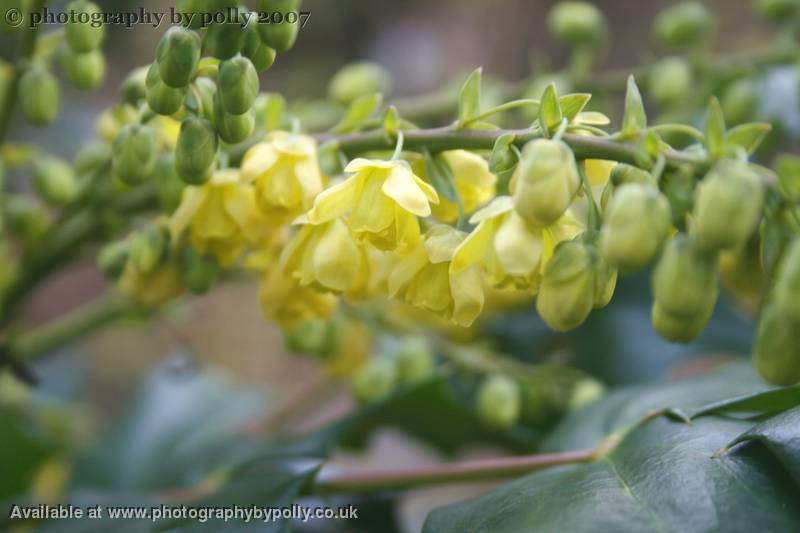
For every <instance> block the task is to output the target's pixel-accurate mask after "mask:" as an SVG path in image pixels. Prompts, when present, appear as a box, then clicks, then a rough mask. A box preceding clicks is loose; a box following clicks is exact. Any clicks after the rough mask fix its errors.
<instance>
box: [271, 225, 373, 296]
mask: <svg viewBox="0 0 800 533" xmlns="http://www.w3.org/2000/svg"><path fill="white" fill-rule="evenodd" d="M299 221H300V222H306V220H305V217H303V218H301V219H300V220H299ZM280 262H281V266H282V268H283V271H284V273H285V274H287V275H289V276H291V277H293V278H295V279H296V280H298V282H299V283H300V285H302V286H308V285H311V286H314V287H316V288H318V289H320V290H329V291H333V292H337V293H347V294H348V295H349V296H351V297H354V298H358V297H363V296H364V294H365V292H366V290H367V287H368V282H369V270H370V269H369V258H368V257H367V252H366V250H365V248H364V245H363V244H361V243H359V242H358V241H357V240H356V238H355V236H354V235H353V234H352V232H351V230H350V228H348V227H347V224H345V222H344V221H343V220H342V219H341V218H335V219H333V220H331V221H330V222H326V223H323V224H319V225H314V224H304V225H303V226H302V227H301V228H300V231H299V232H297V234H296V235H295V236H294V238H293V239H292V240H291V241H290V242H289V243H288V244H287V245H286V248H284V250H283V253H282V254H281V259H280Z"/></svg>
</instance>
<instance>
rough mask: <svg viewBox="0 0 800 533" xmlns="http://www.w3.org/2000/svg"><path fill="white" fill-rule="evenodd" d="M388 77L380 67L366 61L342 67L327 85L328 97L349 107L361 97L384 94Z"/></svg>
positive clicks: (388, 82)
mask: <svg viewBox="0 0 800 533" xmlns="http://www.w3.org/2000/svg"><path fill="white" fill-rule="evenodd" d="M389 84H390V76H389V73H388V72H387V71H386V69H384V68H383V67H382V66H380V65H377V64H375V63H370V62H368V61H360V62H358V63H350V64H349V65H345V66H344V67H342V69H341V70H339V72H337V73H336V75H335V76H334V77H333V79H331V82H330V85H328V95H329V96H330V97H331V98H332V99H333V100H335V101H337V102H339V103H340V104H342V105H345V106H346V105H349V104H350V103H351V102H353V101H354V100H356V99H357V98H359V97H361V96H365V95H368V94H373V93H385V92H386V91H387V90H388V89H389Z"/></svg>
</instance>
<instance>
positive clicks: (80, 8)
mask: <svg viewBox="0 0 800 533" xmlns="http://www.w3.org/2000/svg"><path fill="white" fill-rule="evenodd" d="M65 11H66V12H67V13H69V12H71V11H72V12H75V13H76V15H77V14H78V13H81V14H84V15H81V16H80V17H78V16H75V17H71V18H70V21H68V22H67V23H66V24H64V38H65V39H66V40H67V44H68V45H69V47H70V48H72V49H73V50H74V51H75V52H78V53H86V52H91V51H92V50H96V49H97V48H99V47H100V43H102V42H103V36H104V35H105V33H106V29H105V27H104V26H103V25H102V24H98V23H93V22H92V18H93V17H97V16H99V15H100V14H101V13H102V12H103V11H102V10H101V9H100V8H99V7H98V6H97V4H95V3H93V2H87V1H85V0H76V1H75V2H70V3H69V4H68V5H67V7H66V9H65ZM78 19H83V20H86V21H87V22H79V21H78Z"/></svg>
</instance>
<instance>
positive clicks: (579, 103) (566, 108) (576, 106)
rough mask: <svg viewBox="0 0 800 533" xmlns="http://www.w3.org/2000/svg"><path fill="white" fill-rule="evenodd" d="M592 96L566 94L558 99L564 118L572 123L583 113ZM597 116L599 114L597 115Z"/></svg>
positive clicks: (586, 94)
mask: <svg viewBox="0 0 800 533" xmlns="http://www.w3.org/2000/svg"><path fill="white" fill-rule="evenodd" d="M591 99H592V95H591V94H588V93H576V94H566V95H564V96H562V97H561V98H560V99H559V102H560V103H561V112H562V113H563V115H564V118H566V119H567V120H569V121H570V122H572V121H573V120H575V117H577V116H578V114H579V113H581V112H582V111H583V109H584V108H585V107H586V104H588V103H589V100H591ZM598 114H599V113H598Z"/></svg>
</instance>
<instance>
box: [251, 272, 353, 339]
mask: <svg viewBox="0 0 800 533" xmlns="http://www.w3.org/2000/svg"><path fill="white" fill-rule="evenodd" d="M258 301H259V303H260V305H261V311H262V312H263V313H264V316H265V317H266V318H268V319H270V320H274V321H275V322H277V323H278V324H280V325H282V326H291V325H292V324H294V323H296V322H299V321H302V320H313V319H318V318H319V319H324V318H328V317H329V316H331V315H332V314H333V312H334V311H336V307H337V306H338V302H339V300H338V298H336V296H334V295H333V294H330V293H322V292H319V291H317V290H316V289H314V288H312V287H303V286H301V285H300V284H299V283H298V282H297V280H295V279H293V278H291V277H290V276H287V275H285V274H284V273H283V270H282V269H281V268H280V267H278V266H277V265H275V267H274V268H269V269H267V271H266V272H265V274H264V278H263V280H262V282H261V287H260V289H259V291H258Z"/></svg>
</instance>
